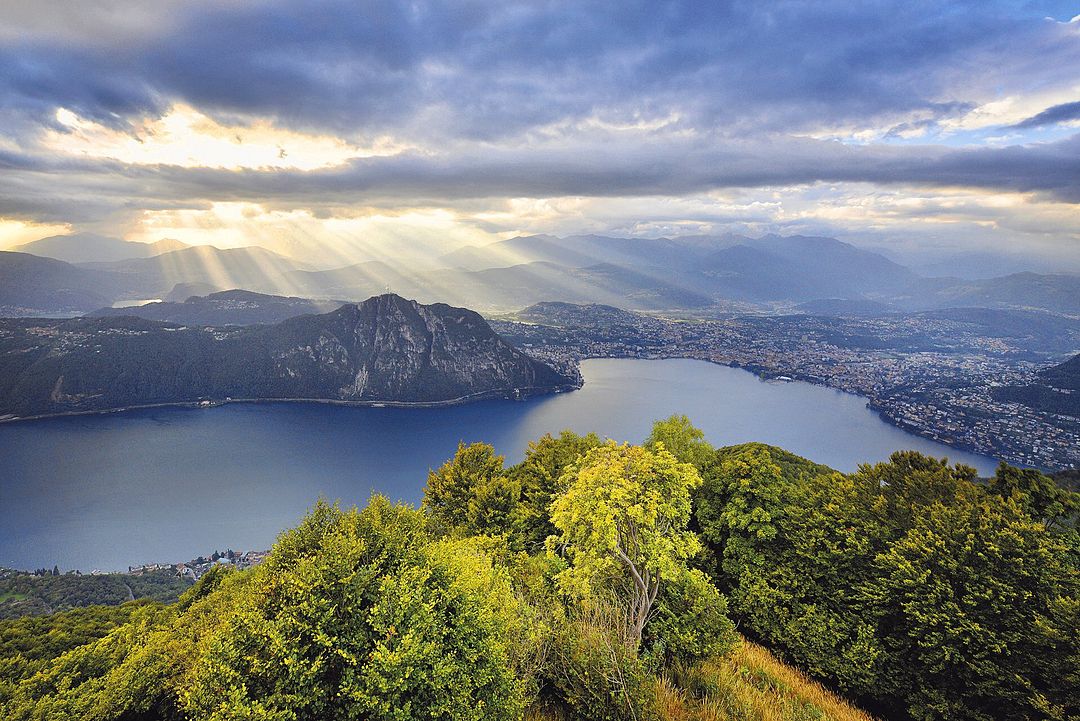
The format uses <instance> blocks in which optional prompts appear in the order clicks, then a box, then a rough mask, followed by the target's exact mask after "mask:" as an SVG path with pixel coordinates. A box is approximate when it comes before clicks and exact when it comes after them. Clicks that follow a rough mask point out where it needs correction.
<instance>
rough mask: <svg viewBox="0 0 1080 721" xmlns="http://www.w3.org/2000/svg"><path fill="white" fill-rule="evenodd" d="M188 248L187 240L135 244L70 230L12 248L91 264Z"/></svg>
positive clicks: (146, 256) (71, 261) (47, 256)
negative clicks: (71, 232)
mask: <svg viewBox="0 0 1080 721" xmlns="http://www.w3.org/2000/svg"><path fill="white" fill-rule="evenodd" d="M187 247H188V245H187V244H186V243H181V242H180V241H179V240H169V239H165V240H159V241H157V242H154V243H136V242H133V241H130V240H121V239H120V238H110V237H108V236H104V235H96V234H94V233H73V234H71V235H54V236H52V237H49V238H42V239H41V240H35V241H32V242H30V243H23V244H22V245H17V246H15V247H14V248H12V249H11V250H14V251H17V252H19V253H31V254H33V255H40V256H44V257H46V258H55V259H56V260H63V261H65V262H67V263H93V262H116V261H121V260H130V259H132V258H150V257H152V256H155V255H161V254H162V253H171V252H172V251H174V250H181V249H183V248H187Z"/></svg>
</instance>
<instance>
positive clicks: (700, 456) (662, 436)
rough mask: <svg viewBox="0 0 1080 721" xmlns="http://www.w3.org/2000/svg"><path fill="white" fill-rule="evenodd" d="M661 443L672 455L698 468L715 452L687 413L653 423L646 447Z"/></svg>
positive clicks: (702, 466)
mask: <svg viewBox="0 0 1080 721" xmlns="http://www.w3.org/2000/svg"><path fill="white" fill-rule="evenodd" d="M660 443H662V444H663V445H664V448H665V449H667V451H668V452H669V453H671V455H673V456H675V457H676V458H678V459H679V460H680V461H682V462H683V463H689V464H690V465H692V466H694V467H695V468H697V469H698V470H701V469H702V468H704V467H705V464H707V463H708V462H709V461H710V460H712V457H713V454H714V452H715V451H714V450H713V447H712V446H711V445H709V442H708V441H706V440H705V433H704V432H703V431H702V430H701V429H700V428H696V427H695V426H694V424H693V423H691V422H690V419H689V418H688V417H686V416H685V415H673V416H671V417H669V418H665V419H664V420H661V421H656V422H654V423H653V427H652V432H651V433H650V434H649V437H648V438H647V439H645V447H646V448H649V449H654V448H656V447H657V444H660Z"/></svg>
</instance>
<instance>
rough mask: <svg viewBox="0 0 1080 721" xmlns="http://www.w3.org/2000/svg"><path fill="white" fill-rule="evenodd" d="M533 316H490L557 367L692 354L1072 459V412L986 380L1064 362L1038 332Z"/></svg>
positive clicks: (1077, 441)
mask: <svg viewBox="0 0 1080 721" xmlns="http://www.w3.org/2000/svg"><path fill="white" fill-rule="evenodd" d="M597 317H600V318H601V319H602V320H597V319H596V318H597ZM531 320H532V321H533V322H530V323H521V322H513V321H496V322H495V323H493V325H494V326H496V329H497V330H498V331H499V332H500V333H501V334H503V335H504V336H506V337H508V338H509V339H510V340H511V341H512V342H514V343H516V344H518V345H519V346H521V347H523V348H524V349H525V350H526V351H527V352H529V353H531V354H533V355H534V356H536V357H538V358H540V359H542V360H545V361H548V362H551V363H554V364H557V365H559V366H561V367H566V366H567V365H573V364H575V363H577V362H578V361H580V360H581V359H584V358H612V357H617V358H625V357H630V358H665V357H680V358H698V359H701V360H707V361H711V362H714V363H721V364H724V365H731V366H738V367H742V368H745V369H747V370H750V371H752V372H755V373H759V374H761V375H763V376H765V377H773V378H775V377H780V376H785V377H789V378H793V379H797V380H804V381H809V382H811V383H817V384H821V385H827V386H830V387H833V388H837V389H840V390H844V391H848V392H851V393H856V394H858V395H861V396H863V397H865V398H866V399H867V400H868V403H869V405H870V407H871V408H872V409H874V410H876V411H877V412H878V413H879V414H880V415H881V416H882V417H883V418H884V419H886V420H888V421H889V422H891V423H893V424H895V425H897V426H900V427H902V428H905V429H907V430H909V431H911V432H914V433H917V434H919V435H923V436H926V437H928V438H932V439H934V440H937V441H940V442H943V443H947V444H950V445H953V446H957V447H960V448H964V449H966V450H971V451H974V452H977V453H981V454H985V455H989V456H994V457H997V458H1001V459H1003V460H1006V461H1009V462H1011V463H1017V464H1021V465H1028V466H1038V467H1042V468H1051V469H1062V468H1077V467H1080V419H1076V418H1071V417H1068V416H1061V415H1054V414H1050V413H1044V412H1039V411H1036V410H1034V409H1032V408H1029V407H1027V406H1023V405H1020V404H1017V403H1004V402H1000V401H998V400H995V398H994V397H993V393H992V389H993V388H995V387H998V386H1016V385H1026V384H1028V383H1031V382H1033V381H1034V379H1035V373H1036V371H1037V370H1039V369H1040V368H1042V367H1045V366H1047V365H1050V364H1052V363H1054V362H1057V361H1060V360H1061V358H1060V357H1051V356H1049V355H1048V354H1047V353H1046V348H1045V347H1042V345H1041V341H1040V338H1039V337H1037V334H1032V335H1025V334H1024V333H1022V332H1021V333H1014V334H1012V335H1010V334H1008V333H1001V332H998V331H997V330H995V329H993V328H992V327H989V326H985V325H979V324H977V323H972V322H968V321H967V320H966V319H961V320H957V319H951V318H948V317H938V316H934V315H931V314H907V315H890V316H875V317H870V318H855V317H853V318H835V317H817V316H762V315H755V316H731V317H727V318H720V319H715V320H702V321H676V320H667V319H662V318H654V317H649V316H644V315H640V314H635V313H627V312H623V313H622V314H621V315H618V316H613V314H611V313H606V314H602V315H598V314H590V313H589V312H588V310H587V307H582V311H581V313H579V315H578V316H577V317H572V316H568V315H567V313H566V311H565V309H563V310H562V312H561V313H560V314H559V316H558V318H557V319H554V320H553V321H552V324H551V325H548V324H547V323H546V322H545V321H544V320H543V319H542V318H540V319H538V318H536V317H535V316H534V317H533V318H531ZM1059 340H1061V339H1059ZM1073 341H1075V342H1076V345H1073V346H1071V347H1072V348H1076V347H1080V339H1072V338H1065V339H1063V340H1061V343H1062V346H1061V347H1062V348H1064V347H1068V346H1069V343H1070V342H1073Z"/></svg>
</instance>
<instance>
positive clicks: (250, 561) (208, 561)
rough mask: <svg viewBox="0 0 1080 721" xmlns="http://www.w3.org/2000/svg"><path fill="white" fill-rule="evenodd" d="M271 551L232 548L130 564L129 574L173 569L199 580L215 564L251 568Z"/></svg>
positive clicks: (174, 571)
mask: <svg viewBox="0 0 1080 721" xmlns="http://www.w3.org/2000/svg"><path fill="white" fill-rule="evenodd" d="M269 553H270V552H269V551H244V552H243V553H240V552H236V551H233V550H232V549H230V550H228V551H226V552H224V553H220V552H218V551H214V552H213V553H212V554H211V555H210V556H209V557H205V556H199V557H198V558H195V559H192V560H190V561H186V562H184V563H148V564H145V565H142V566H128V574H129V575H132V576H142V575H144V574H148V573H157V572H160V571H172V572H173V573H175V574H176V575H177V576H178V577H179V578H188V579H191V580H192V581H197V580H199V578H201V577H202V575H203V574H204V573H206V572H207V571H209V570H210V569H211V568H213V567H214V566H232V567H233V568H237V569H244V568H251V567H252V566H257V565H259V564H260V563H262V562H263V561H264V560H266V557H267V555H269Z"/></svg>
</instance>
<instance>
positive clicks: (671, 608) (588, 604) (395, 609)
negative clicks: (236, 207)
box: [0, 417, 1080, 721]
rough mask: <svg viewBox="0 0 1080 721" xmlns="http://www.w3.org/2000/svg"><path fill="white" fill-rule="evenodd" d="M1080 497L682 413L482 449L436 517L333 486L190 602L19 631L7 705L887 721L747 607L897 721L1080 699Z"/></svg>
mask: <svg viewBox="0 0 1080 721" xmlns="http://www.w3.org/2000/svg"><path fill="white" fill-rule="evenodd" d="M1078 509H1080V502H1078V500H1077V496H1076V495H1075V494H1073V493H1071V492H1068V491H1065V490H1063V489H1062V488H1061V487H1059V486H1058V485H1057V484H1056V483H1054V482H1053V480H1052V479H1050V478H1048V477H1046V476H1043V475H1042V474H1040V473H1038V472H1034V471H1020V470H1017V469H1013V468H1010V467H1008V466H1002V467H1001V468H1000V469H999V471H998V473H997V476H996V477H995V478H994V479H992V480H991V481H990V482H989V483H988V484H984V483H981V482H979V481H978V479H977V478H976V476H975V472H974V471H973V470H972V469H970V468H966V467H963V466H950V465H948V464H947V463H945V462H944V461H939V460H936V459H931V458H926V457H924V456H921V455H919V454H917V453H911V452H905V453H897V454H895V455H894V456H893V457H892V459H891V460H890V461H889V462H888V463H881V464H877V465H874V466H864V467H863V468H861V469H860V470H859V471H858V472H856V473H854V474H848V475H845V474H840V473H837V472H835V471H832V470H831V469H829V468H827V467H824V466H821V465H818V464H815V463H812V462H810V461H808V460H806V459H802V458H800V457H798V456H795V455H792V454H790V453H787V452H785V451H782V450H781V449H777V448H772V447H769V446H764V445H761V444H746V445H742V446H735V447H730V448H722V449H713V448H712V447H710V446H709V445H708V444H707V443H706V442H705V440H704V439H703V438H702V435H701V432H700V431H698V430H697V429H695V428H693V426H691V425H690V424H689V422H688V421H687V420H686V419H685V418H679V417H673V418H671V419H668V420H667V421H662V422H659V423H657V424H656V426H655V427H654V430H653V433H652V435H651V436H650V438H648V439H647V440H646V441H645V442H644V443H643V444H642V445H640V446H633V445H626V444H623V445H620V444H617V443H615V442H612V441H606V442H605V441H602V440H601V439H600V438H598V437H596V436H595V435H585V436H580V435H576V434H573V433H570V432H568V431H567V432H564V433H562V434H561V435H560V436H558V437H552V436H545V437H543V438H541V439H539V440H537V441H536V442H534V443H532V444H530V445H529V448H528V449H527V452H526V455H525V459H524V461H522V462H521V463H519V464H517V465H514V466H510V467H507V466H506V465H505V463H504V459H503V458H502V457H501V456H499V455H497V454H496V453H495V450H494V449H493V448H492V447H491V446H488V445H485V444H473V445H468V446H466V445H462V446H460V447H459V449H458V452H457V453H456V454H455V456H454V457H453V458H451V459H449V460H448V461H447V462H446V463H445V464H444V465H443V466H441V467H440V468H438V469H436V470H434V471H432V472H431V473H430V475H429V478H428V482H427V485H426V487H425V492H424V501H423V504H422V507H421V508H420V509H419V510H414V509H412V508H409V507H405V506H400V505H395V504H392V503H390V502H389V501H387V500H386V499H384V498H381V497H375V498H373V499H372V500H371V501H370V503H369V504H368V506H367V507H366V508H364V509H362V510H357V509H351V510H343V509H340V508H338V507H337V506H336V505H330V504H327V503H325V502H320V503H319V504H317V505H316V506H315V508H314V509H313V510H312V511H311V513H310V514H309V515H308V516H307V517H306V518H305V519H304V520H303V522H302V523H301V524H300V525H299V526H298V527H297V528H295V529H293V530H291V531H287V532H285V533H283V534H282V535H281V536H280V537H279V539H278V542H277V544H276V545H275V547H274V549H273V551H272V553H271V554H270V557H269V559H268V560H267V562H266V563H265V564H263V565H262V566H259V567H257V568H255V569H252V570H250V571H242V572H236V571H233V572H229V571H226V570H224V569H216V570H215V571H213V572H211V573H210V574H208V575H207V576H205V577H204V578H203V579H201V580H200V581H199V583H198V584H197V585H196V586H195V587H193V588H192V589H191V590H189V591H188V592H187V593H185V595H184V596H183V597H182V598H181V600H180V601H179V602H178V603H175V604H171V605H160V604H152V603H150V604H143V605H137V604H126V605H125V606H122V607H120V609H118V610H116V611H115V612H101V614H102V615H101V616H100V617H95V616H93V614H92V612H91V611H82V612H77V613H82V614H84V615H82V616H72V617H69V618H70V622H71V624H73V625H76V626H78V627H80V628H81V630H80V631H79V632H78V633H70V634H68V635H66V636H65V635H63V628H64V627H65V624H66V623H67V622H68V619H57V617H47V618H44V619H22V620H20V621H18V622H8V623H9V624H12V623H16V624H23V625H22V626H11V625H8V626H4V625H0V652H2V653H3V654H4V656H3V658H4V662H3V664H0V672H2V675H0V715H2V716H3V717H4V718H10V719H44V718H65V719H66V718H72V719H95V721H97V720H104V719H136V718H137V719H241V718H243V719H253V718H259V719H337V718H365V719H367V718H372V719H413V718H435V719H519V718H523V717H524V718H529V719H532V720H533V721H540V720H548V719H551V720H556V719H563V720H569V719H612V720H616V719H653V718H657V719H667V720H671V721H675V720H683V719H688V720H689V719H702V720H704V719H770V720H771V719H811V718H829V719H864V718H868V717H866V716H865V715H864V714H862V713H861V712H859V711H857V710H856V709H854V708H853V707H852V706H850V705H849V704H847V703H846V702H844V701H842V700H841V699H840V698H839V697H838V696H836V694H835V693H834V692H832V691H829V690H827V689H826V688H824V687H822V686H820V685H818V684H816V683H815V682H812V681H810V680H809V679H808V678H807V677H805V676H803V675H802V674H801V673H800V672H798V671H795V670H794V669H792V668H791V667H789V666H785V665H784V664H782V663H781V662H780V661H778V660H777V659H776V658H774V657H772V656H771V655H770V654H769V653H768V652H766V651H765V650H764V649H762V648H761V647H759V646H757V645H755V644H753V643H750V642H748V641H745V640H743V639H742V638H741V637H740V636H739V635H738V634H737V633H736V631H735V628H736V624H737V625H738V627H739V629H740V630H741V631H743V632H744V633H746V634H748V635H750V636H751V637H752V638H753V639H755V640H757V641H760V642H764V643H765V644H766V645H767V646H769V647H771V648H772V649H773V650H774V651H775V652H777V653H779V655H780V656H781V657H782V658H783V659H786V660H788V661H791V662H794V664H795V665H796V666H798V667H799V668H801V669H803V670H804V671H806V672H808V673H809V674H810V675H811V676H813V677H815V678H817V679H819V680H821V681H824V682H825V683H826V684H827V685H828V686H830V687H831V688H833V689H836V690H839V691H841V692H842V693H844V694H846V695H848V696H849V697H851V698H855V699H856V700H858V701H859V702H860V703H863V704H866V705H868V706H871V707H873V708H874V709H875V710H877V711H878V712H879V713H881V714H883V715H887V716H889V717H891V718H896V719H905V718H912V719H945V718H948V719H973V720H976V719H978V720H981V719H994V718H1001V719H1005V718H1008V719H1014V718H1030V719H1036V718H1046V719H1069V718H1076V717H1077V714H1080V698H1078V695H1077V691H1076V690H1077V688H1080V646H1078V638H1080V633H1078V631H1080V624H1078V622H1080V593H1078V590H1080V589H1078V583H1080V581H1078V572H1080V571H1078V568H1080V541H1078V537H1077V528H1076V523H1077V512H1078ZM110 613H112V615H110ZM31 624H36V625H34V627H33V629H31V628H30V625H31ZM51 629H56V630H58V631H60V632H61V633H60V634H59V635H54V634H53V633H52V630H51ZM34 630H37V631H39V632H44V633H43V634H41V637H42V639H43V640H42V642H41V643H40V644H38V643H35V642H34V641H33V631H34ZM45 639H47V640H45ZM20 659H21V660H20Z"/></svg>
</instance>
